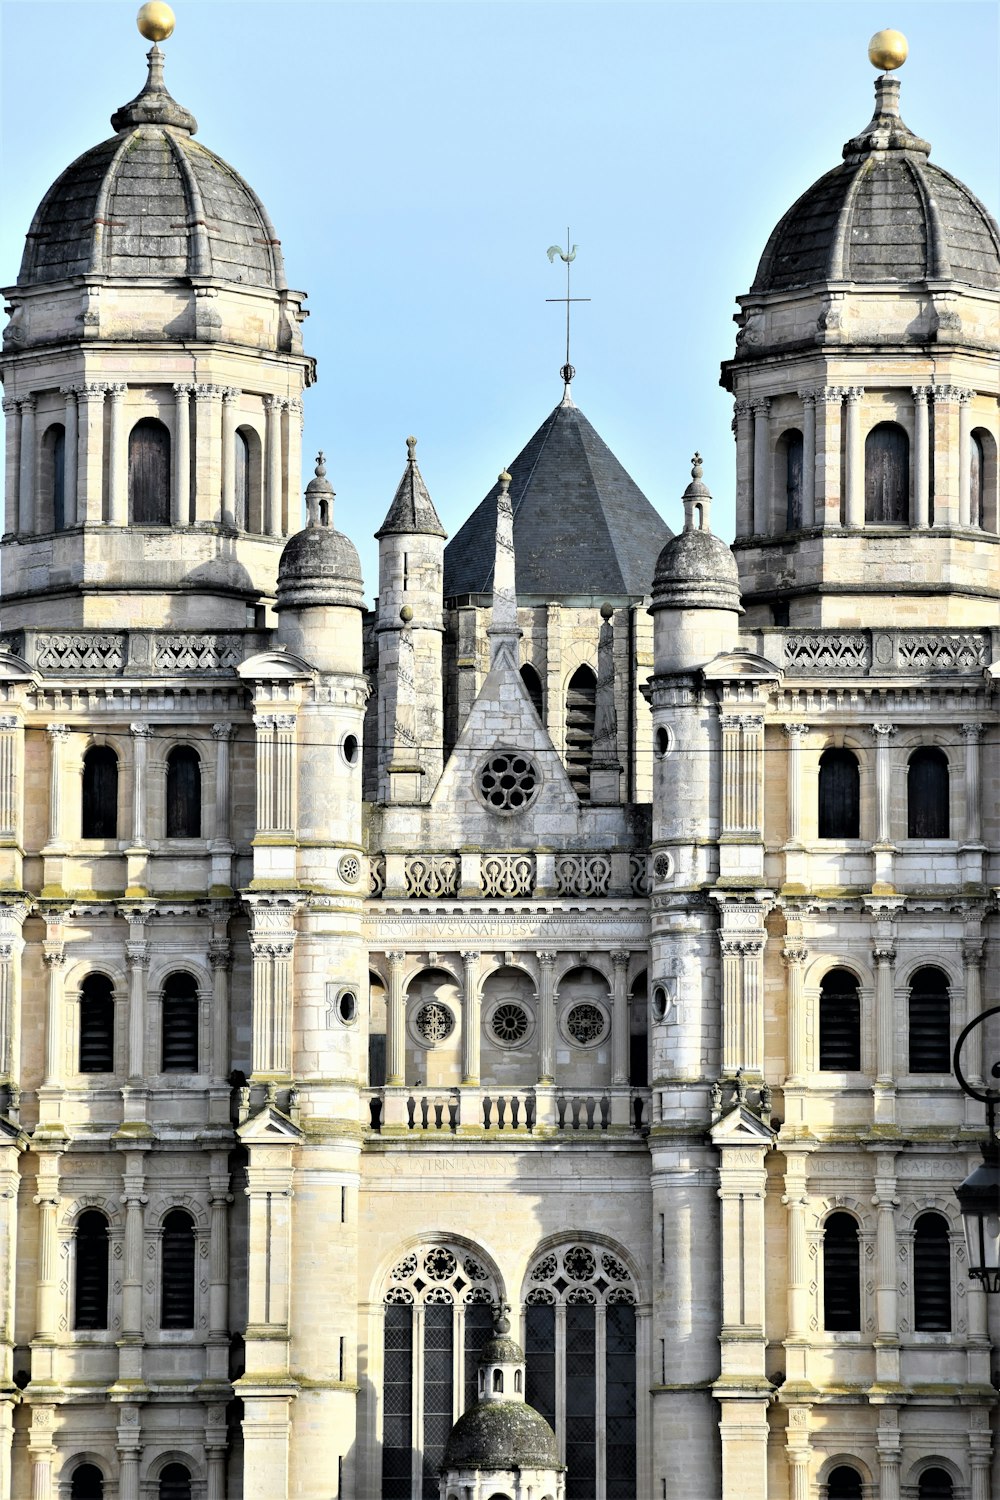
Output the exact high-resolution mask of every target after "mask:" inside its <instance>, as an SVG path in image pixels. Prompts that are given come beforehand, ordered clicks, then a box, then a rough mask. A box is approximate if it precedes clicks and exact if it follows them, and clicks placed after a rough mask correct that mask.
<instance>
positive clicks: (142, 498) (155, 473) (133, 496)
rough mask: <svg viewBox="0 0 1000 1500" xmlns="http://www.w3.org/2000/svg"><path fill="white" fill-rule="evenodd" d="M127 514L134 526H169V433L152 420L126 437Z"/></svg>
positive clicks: (138, 424) (145, 418) (137, 425)
mask: <svg viewBox="0 0 1000 1500" xmlns="http://www.w3.org/2000/svg"><path fill="white" fill-rule="evenodd" d="M128 510H129V519H130V520H131V522H132V524H133V525H134V526H169V525H170V432H169V429H168V428H166V427H165V426H164V424H163V423H162V422H160V421H158V420H157V418H156V417H143V418H142V420H141V421H140V422H136V424H135V426H134V427H133V428H132V431H131V432H130V433H129V439H128Z"/></svg>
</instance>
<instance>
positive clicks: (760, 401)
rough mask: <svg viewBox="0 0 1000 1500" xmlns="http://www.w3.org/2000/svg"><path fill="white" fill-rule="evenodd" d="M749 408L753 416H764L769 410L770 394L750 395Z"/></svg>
mask: <svg viewBox="0 0 1000 1500" xmlns="http://www.w3.org/2000/svg"><path fill="white" fill-rule="evenodd" d="M750 409H751V411H752V412H753V414H754V416H755V417H766V416H767V414H768V412H769V411H770V410H771V398H770V396H751V398H750Z"/></svg>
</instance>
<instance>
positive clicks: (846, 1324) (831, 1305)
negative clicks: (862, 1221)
mask: <svg viewBox="0 0 1000 1500" xmlns="http://www.w3.org/2000/svg"><path fill="white" fill-rule="evenodd" d="M823 1327H824V1328H825V1329H826V1330H827V1332H828V1333H845V1332H857V1331H859V1330H860V1328H861V1246H860V1242H859V1239H858V1226H857V1224H856V1223H855V1221H854V1220H853V1219H852V1218H851V1215H850V1214H844V1213H835V1214H831V1215H830V1217H829V1218H828V1219H827V1221H826V1227H825V1229H824V1232H823Z"/></svg>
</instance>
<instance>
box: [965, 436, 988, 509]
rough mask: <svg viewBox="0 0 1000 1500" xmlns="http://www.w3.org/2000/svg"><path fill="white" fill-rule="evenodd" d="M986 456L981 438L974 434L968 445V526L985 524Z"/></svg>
mask: <svg viewBox="0 0 1000 1500" xmlns="http://www.w3.org/2000/svg"><path fill="white" fill-rule="evenodd" d="M985 480H986V454H985V453H984V452H983V442H982V438H980V437H979V436H978V434H976V433H975V432H974V433H973V434H972V441H971V442H970V444H969V524H970V525H972V526H979V527H982V526H984V525H985V524H986V489H985Z"/></svg>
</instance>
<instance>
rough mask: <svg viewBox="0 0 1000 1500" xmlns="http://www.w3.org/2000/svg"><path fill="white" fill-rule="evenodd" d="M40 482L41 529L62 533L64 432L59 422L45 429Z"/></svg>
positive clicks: (64, 506) (64, 501)
mask: <svg viewBox="0 0 1000 1500" xmlns="http://www.w3.org/2000/svg"><path fill="white" fill-rule="evenodd" d="M39 478H40V481H41V482H40V485H39V500H40V504H41V516H40V518H39V520H40V523H41V524H40V529H41V530H42V531H47V530H49V528H51V529H52V530H53V531H62V530H63V529H64V527H65V525H66V429H65V427H64V426H63V425H62V423H61V422H53V423H52V425H51V427H47V428H46V429H45V434H44V436H43V438H42V449H41V474H40V476H39Z"/></svg>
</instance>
